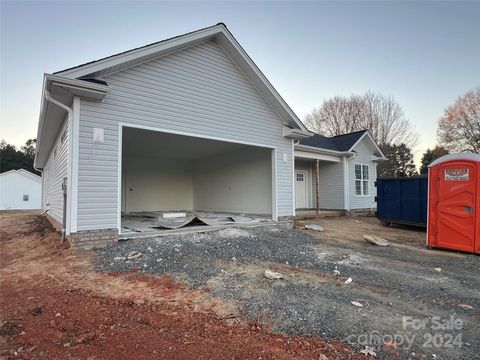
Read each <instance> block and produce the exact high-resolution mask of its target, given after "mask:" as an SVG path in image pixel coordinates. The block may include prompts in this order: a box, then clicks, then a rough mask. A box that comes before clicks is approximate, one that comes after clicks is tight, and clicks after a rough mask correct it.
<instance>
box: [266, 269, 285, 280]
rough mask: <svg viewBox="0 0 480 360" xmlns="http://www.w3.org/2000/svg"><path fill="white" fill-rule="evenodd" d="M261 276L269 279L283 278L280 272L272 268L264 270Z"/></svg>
mask: <svg viewBox="0 0 480 360" xmlns="http://www.w3.org/2000/svg"><path fill="white" fill-rule="evenodd" d="M263 276H265V277H266V278H267V279H269V280H280V279H283V278H284V277H283V275H282V274H280V273H278V272H274V271H272V270H265V273H264V274H263Z"/></svg>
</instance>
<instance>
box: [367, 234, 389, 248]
mask: <svg viewBox="0 0 480 360" xmlns="http://www.w3.org/2000/svg"><path fill="white" fill-rule="evenodd" d="M363 238H364V239H365V240H366V241H368V242H369V243H370V244H373V245H378V246H388V245H390V243H389V242H388V241H387V240H385V239H382V238H381V237H378V236H372V235H366V234H365V235H363Z"/></svg>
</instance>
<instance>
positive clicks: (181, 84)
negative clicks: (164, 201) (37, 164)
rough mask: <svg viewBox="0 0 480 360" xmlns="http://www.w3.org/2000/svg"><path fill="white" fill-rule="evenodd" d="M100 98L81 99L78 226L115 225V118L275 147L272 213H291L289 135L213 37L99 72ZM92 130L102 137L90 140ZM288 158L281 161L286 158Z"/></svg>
mask: <svg viewBox="0 0 480 360" xmlns="http://www.w3.org/2000/svg"><path fill="white" fill-rule="evenodd" d="M105 80H106V81H107V82H108V84H109V86H110V89H111V91H110V93H109V94H108V95H107V96H106V98H105V100H104V102H101V103H98V102H91V101H84V100H82V102H81V107H80V146H79V178H78V230H89V229H102V228H103V229H105V228H117V220H118V218H117V210H118V209H117V206H118V200H117V197H118V150H119V149H118V147H119V144H120V139H119V131H118V130H119V123H120V122H122V123H129V124H134V125H137V126H147V127H152V128H161V129H165V130H166V131H172V132H183V133H189V134H194V135H198V136H205V137H215V138H221V139H225V140H232V141H238V142H247V143H254V144H261V145H265V146H270V147H275V148H276V181H277V185H276V189H277V209H278V213H277V215H278V216H289V215H293V188H292V187H293V179H292V176H293V169H292V166H293V159H292V140H290V139H286V138H284V137H283V133H282V123H281V120H280V118H279V117H278V115H277V114H276V113H275V112H274V111H273V110H272V108H271V107H270V106H269V105H268V104H267V103H266V101H265V100H264V99H263V97H262V96H261V95H260V94H259V93H258V91H257V90H256V89H255V87H254V86H253V85H252V84H251V83H250V82H249V81H248V80H247V79H246V78H245V76H244V75H243V73H241V71H240V70H239V69H238V68H237V66H236V65H235V64H233V63H232V61H231V60H230V58H229V57H228V56H227V55H226V54H225V53H224V51H223V50H222V49H221V48H220V47H219V46H218V45H217V44H215V43H214V42H211V41H209V42H205V43H202V44H200V45H197V46H193V47H190V48H187V49H184V50H181V51H178V52H175V53H173V54H170V55H167V56H164V57H162V58H159V59H155V60H152V61H150V62H147V63H144V64H141V65H138V66H135V67H132V68H130V69H127V70H125V71H122V72H119V73H116V74H112V75H110V76H108V77H106V78H105ZM93 128H103V129H104V131H105V132H104V142H103V143H95V144H94V143H93V142H92V135H93ZM284 156H286V161H284Z"/></svg>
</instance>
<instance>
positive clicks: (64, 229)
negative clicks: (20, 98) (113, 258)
mask: <svg viewBox="0 0 480 360" xmlns="http://www.w3.org/2000/svg"><path fill="white" fill-rule="evenodd" d="M44 95H45V99H46V100H47V101H50V102H51V103H52V104H55V105H57V106H59V107H61V108H62V109H63V110H65V111H66V112H67V113H68V120H69V121H72V119H73V109H72V108H70V107H68V106H67V105H65V104H62V103H61V102H60V101H58V100H55V99H54V98H53V97H52V95H51V94H50V91H48V90H45V92H44ZM62 184H63V186H62V191H63V192H64V194H65V192H66V189H64V186H66V184H65V180H64V183H62ZM66 210H67V204H66V196H65V195H64V196H63V219H62V240H61V241H62V243H63V242H64V241H65V234H66V232H67V226H66V222H67V212H66Z"/></svg>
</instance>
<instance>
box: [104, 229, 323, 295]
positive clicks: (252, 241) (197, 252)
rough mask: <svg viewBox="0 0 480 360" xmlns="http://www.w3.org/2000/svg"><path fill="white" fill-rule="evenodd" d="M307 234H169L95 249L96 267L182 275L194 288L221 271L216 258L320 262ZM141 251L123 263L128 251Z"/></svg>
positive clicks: (302, 264)
mask: <svg viewBox="0 0 480 360" xmlns="http://www.w3.org/2000/svg"><path fill="white" fill-rule="evenodd" d="M317 242H318V240H315V239H313V238H312V237H310V236H308V235H307V234H306V233H304V232H301V231H295V230H288V229H284V228H281V227H258V228H250V229H248V230H246V229H239V228H226V229H223V230H220V231H216V232H207V233H196V234H182V235H172V236H168V237H159V238H152V239H145V240H136V241H124V242H120V243H118V244H115V245H113V246H109V247H106V248H103V249H99V250H97V253H98V255H100V256H98V257H97V258H98V262H97V264H96V269H97V270H98V271H112V270H113V271H128V270H131V269H132V268H134V267H135V268H138V269H139V270H140V271H142V272H146V273H151V274H156V275H163V274H165V273H171V274H173V275H175V274H176V273H182V274H184V275H186V276H187V283H188V284H189V285H190V286H191V287H193V288H195V287H198V286H199V285H201V284H204V283H206V282H207V281H208V280H209V279H210V278H212V277H214V276H216V275H218V274H219V271H220V270H221V269H220V268H219V262H221V261H222V260H224V261H239V262H251V261H254V260H259V261H268V262H276V263H282V264H290V265H293V266H296V267H298V268H313V267H315V266H316V265H318V264H317V263H318V258H317V252H316V251H315V250H314V249H313V248H312V247H311V245H313V244H315V243H317ZM136 252H139V253H141V254H142V255H141V256H139V257H135V258H133V259H131V260H128V261H125V260H124V258H125V257H127V256H128V255H129V254H133V253H136Z"/></svg>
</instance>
